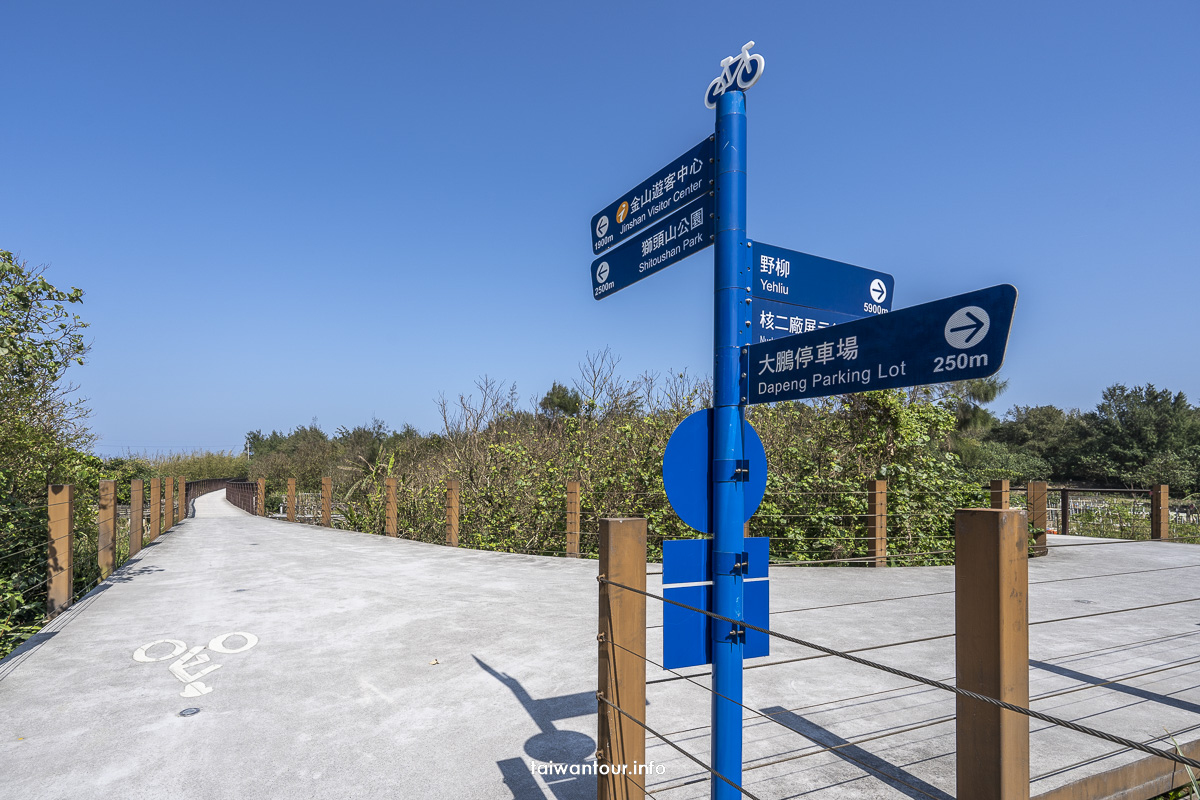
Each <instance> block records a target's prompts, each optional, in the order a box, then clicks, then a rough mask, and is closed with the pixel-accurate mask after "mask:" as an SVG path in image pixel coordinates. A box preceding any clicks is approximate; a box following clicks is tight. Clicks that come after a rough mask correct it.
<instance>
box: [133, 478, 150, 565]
mask: <svg viewBox="0 0 1200 800" xmlns="http://www.w3.org/2000/svg"><path fill="white" fill-rule="evenodd" d="M144 487H145V483H144V482H143V481H142V480H141V479H140V478H138V479H135V480H132V481H130V482H129V557H130V558H133V557H134V556H135V555H136V554H137V552H138V551H139V550H141V549H142V536H143V535H144V534H143V533H142V530H143V529H142V525H143V522H144V521H143V519H142V512H143V511H145V504H146V500H145V498H144V496H143V495H144V494H145V488H144Z"/></svg>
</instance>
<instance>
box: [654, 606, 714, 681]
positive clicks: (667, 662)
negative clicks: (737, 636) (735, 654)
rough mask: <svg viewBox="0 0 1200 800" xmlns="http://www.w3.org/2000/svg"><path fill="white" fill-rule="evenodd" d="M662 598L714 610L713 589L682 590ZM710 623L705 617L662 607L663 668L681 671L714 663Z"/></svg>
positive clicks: (682, 609) (676, 607) (669, 607)
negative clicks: (683, 668)
mask: <svg viewBox="0 0 1200 800" xmlns="http://www.w3.org/2000/svg"><path fill="white" fill-rule="evenodd" d="M663 596H664V597H666V598H667V599H668V600H674V601H675V602H676V603H684V604H685V605H689V606H692V607H693V608H703V609H704V610H706V611H707V610H708V609H710V608H711V607H712V587H711V586H680V587H676V588H672V589H666V590H664V591H663ZM710 619H711V618H710V617H708V616H706V615H704V614H697V613H696V612H695V611H688V610H687V609H686V608H680V607H679V606H676V605H671V604H670V603H663V666H665V667H667V668H668V669H680V668H681V667H695V666H698V665H700V664H710V663H712V643H711V642H710V641H709V638H710V636H709V624H708V623H709V621H710Z"/></svg>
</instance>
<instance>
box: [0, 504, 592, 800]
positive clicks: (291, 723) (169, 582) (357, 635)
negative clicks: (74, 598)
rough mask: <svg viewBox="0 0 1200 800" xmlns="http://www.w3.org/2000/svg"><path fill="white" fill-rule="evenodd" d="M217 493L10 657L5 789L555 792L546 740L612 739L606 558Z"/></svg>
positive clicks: (87, 794) (1, 752) (28, 793)
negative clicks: (468, 543)
mask: <svg viewBox="0 0 1200 800" xmlns="http://www.w3.org/2000/svg"><path fill="white" fill-rule="evenodd" d="M195 506H196V516H195V517H194V518H192V519H188V520H186V521H185V522H182V523H181V524H180V525H178V526H177V527H176V528H175V529H174V530H173V531H171V532H170V533H168V534H166V535H165V536H163V537H160V538H159V539H158V540H157V541H156V542H155V543H154V544H152V545H151V546H149V547H147V548H146V549H145V550H144V551H142V553H141V554H139V557H137V558H135V559H134V560H133V561H131V562H130V563H129V564H127V565H126V566H125V567H123V568H122V569H121V570H119V571H118V573H117V574H116V575H115V577H114V578H113V579H111V580H110V581H108V582H106V583H105V584H104V585H102V586H101V587H99V589H98V590H97V591H94V592H93V593H92V594H91V595H89V596H88V597H87V598H86V599H85V600H84V601H82V602H81V603H79V604H78V605H77V606H75V607H74V608H73V609H71V610H70V611H68V613H66V614H64V615H63V616H62V617H60V618H59V619H57V620H55V621H54V623H53V624H52V625H51V626H50V627H49V628H48V629H46V631H44V632H43V633H42V634H40V635H39V636H38V637H37V639H36V640H35V641H33V642H31V643H29V644H28V645H26V646H25V647H24V648H22V650H20V651H18V652H17V653H14V654H13V655H12V656H11V657H10V658H9V659H8V660H6V661H4V662H2V663H0V764H2V765H3V767H2V768H0V797H3V798H21V799H22V800H33V799H34V798H64V800H65V799H66V798H70V799H71V800H83V798H91V797H101V796H112V797H120V798H130V799H131V800H132V799H133V798H155V799H156V800H161V798H164V797H200V798H231V797H260V798H310V797H311V798H361V797H386V798H393V797H394V798H423V797H447V798H481V799H483V798H486V799H487V800H494V798H503V797H511V796H513V794H514V792H519V793H520V795H521V796H522V797H541V796H545V797H550V796H552V795H551V794H550V793H549V792H547V791H545V787H544V786H539V785H538V778H536V777H535V776H533V775H531V773H530V770H529V768H528V766H527V761H528V759H529V755H528V754H527V751H528V752H532V753H534V754H535V755H536V756H537V757H539V758H544V759H546V760H550V759H554V760H556V761H572V762H578V761H581V760H582V759H583V758H584V757H586V756H588V755H589V754H590V753H592V752H593V751H594V747H595V745H594V741H593V737H594V736H595V714H596V701H595V695H594V693H595V688H594V687H595V671H596V665H595V662H596V634H595V629H596V586H597V584H596V562H594V561H578V562H568V561H566V560H565V559H550V558H536V557H531V556H514V555H502V554H492V553H482V552H477V551H472V550H456V549H452V548H448V547H439V546H436V545H427V544H421V543H418V542H410V541H405V540H396V539H388V538H385V537H382V536H373V535H368V534H360V533H348V532H343V531H330V530H326V529H321V528H315V527H309V526H304V525H297V524H289V523H287V522H277V521H273V520H265V519H260V518H255V517H251V516H249V515H247V514H245V513H243V512H242V511H240V510H238V509H236V508H234V507H233V506H231V505H229V504H228V503H226V502H225V500H224V499H223V497H222V495H221V493H216V494H211V495H206V496H203V497H201V498H199V499H197V500H196V503H195ZM233 632H243V633H248V634H251V635H253V636H254V637H256V639H257V643H256V644H254V646H253V647H251V648H250V649H248V650H245V651H244V652H235V653H220V652H213V650H214V648H213V647H211V646H210V645H209V643H210V642H212V641H213V640H214V638H215V637H219V636H222V635H223V634H227V633H233ZM161 640H177V641H178V642H180V643H182V644H181V645H178V646H176V645H172V644H171V643H162V644H158V645H155V646H154V647H153V648H151V649H150V650H148V651H147V653H146V655H145V657H146V658H161V659H163V660H158V661H153V662H150V663H146V662H140V661H136V660H135V659H134V654H135V651H137V650H138V648H140V647H142V646H143V645H146V644H149V643H152V642H156V641H161ZM247 643H248V640H247V639H246V638H245V637H244V636H231V637H228V638H226V639H224V640H223V641H220V642H218V643H217V646H218V647H220V648H224V649H226V650H237V649H240V648H242V647H244V646H245V645H246V644H247ZM200 645H205V646H207V647H208V649H206V650H205V651H204V652H203V653H200V654H199V655H198V656H197V657H196V660H194V661H193V662H188V664H187V666H186V667H185V668H184V669H183V672H184V673H185V674H186V675H198V674H200V673H201V672H202V671H203V670H204V669H206V668H208V667H210V666H213V665H219V669H217V670H214V671H213V672H209V673H208V674H204V675H201V676H200V677H199V681H200V682H201V683H203V684H204V688H207V689H211V691H208V692H207V693H205V694H202V695H199V696H193V697H188V696H181V693H183V694H186V693H188V692H189V690H188V688H187V685H186V684H185V683H184V682H183V680H182V679H181V678H180V677H178V676H177V675H175V674H173V673H172V671H171V669H170V668H169V667H170V665H171V664H172V663H174V662H175V661H176V659H175V658H172V657H171V656H172V655H173V654H174V653H175V651H176V650H177V649H178V648H179V647H182V646H186V647H187V648H194V647H197V646H200ZM180 655H182V653H181V654H180ZM204 656H207V657H208V660H207V661H204V662H203V663H200V659H201V658H203V657H204ZM198 688H199V687H198ZM189 707H198V708H200V709H201V710H200V713H198V714H196V715H194V716H191V717H180V716H179V712H180V711H182V710H183V709H185V708H189ZM506 784H507V785H506ZM539 792H542V793H543V794H539ZM594 794H595V789H594V780H591V779H588V780H577V781H568V782H566V783H565V784H560V785H556V786H555V788H554V794H553V796H556V797H559V798H583V797H592V796H594Z"/></svg>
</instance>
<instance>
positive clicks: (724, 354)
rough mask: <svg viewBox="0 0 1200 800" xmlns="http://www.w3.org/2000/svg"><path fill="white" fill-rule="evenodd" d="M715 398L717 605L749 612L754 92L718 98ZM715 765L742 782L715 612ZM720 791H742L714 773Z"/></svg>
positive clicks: (735, 677)
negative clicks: (745, 604) (749, 103)
mask: <svg viewBox="0 0 1200 800" xmlns="http://www.w3.org/2000/svg"><path fill="white" fill-rule="evenodd" d="M716 174H717V177H716V234H717V240H716V246H715V248H714V261H715V270H714V272H715V283H714V288H715V298H714V304H715V314H714V319H715V326H714V331H713V344H714V348H713V349H714V359H715V361H714V365H713V376H714V384H715V385H714V389H715V392H714V395H715V397H714V400H713V472H712V475H713V493H712V497H713V509H712V512H713V514H712V519H713V559H712V579H713V608H714V610H715V611H716V613H718V614H721V615H722V616H726V617H731V618H733V619H742V574H741V568H740V566H739V564H740V562H741V555H742V552H743V551H744V550H745V549H746V548H745V541H744V538H743V535H742V524H743V522H744V521H745V499H744V487H745V485H746V484H745V482H744V479H745V475H744V474H743V473H742V472H741V471H740V469H739V468H740V466H741V464H742V463H744V462H743V461H742V459H743V458H744V455H743V443H742V402H743V400H744V398H742V396H741V394H740V393H739V392H740V388H741V381H740V375H741V363H742V359H741V351H742V347H743V346H746V345H748V344H750V304H749V302H748V301H749V298H750V277H751V276H750V256H749V252H750V249H749V247H747V241H746V95H745V94H744V93H743V92H739V91H726V92H725V94H723V95H721V97H720V99H719V101H718V103H717V136H716ZM712 631H713V643H712V654H713V689H714V690H716V691H717V692H719V693H720V694H722V695H724V696H725V698H728V699H724V698H722V697H719V696H718V695H715V694H714V695H713V698H712V723H713V726H712V752H713V769H715V770H716V771H717V772H719V773H721V774H722V775H724V776H725V777H726V778H728V779H729V780H731V781H733V782H734V783H736V784H738V785H740V784H741V782H742V709H741V707H740V706H739V705H738V703H740V702H741V701H742V637H741V636H740V635H739V633H738V632H735V631H733V630H732V629H731V626H730V625H728V624H725V623H720V622H718V621H717V620H713V626H712ZM711 794H712V797H714V798H717V800H733V799H734V798H739V797H740V793H739V792H738V791H737V790H736V789H734V788H733V787H731V786H730V785H729V784H727V783H725V782H724V781H722V780H720V779H719V778H716V777H713V779H712V792H711Z"/></svg>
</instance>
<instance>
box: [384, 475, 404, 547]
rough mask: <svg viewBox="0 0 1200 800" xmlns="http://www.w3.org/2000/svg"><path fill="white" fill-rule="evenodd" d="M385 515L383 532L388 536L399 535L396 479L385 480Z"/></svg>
mask: <svg viewBox="0 0 1200 800" xmlns="http://www.w3.org/2000/svg"><path fill="white" fill-rule="evenodd" d="M383 492H384V506H385V509H384V511H385V516H384V520H383V532H384V533H386V534H387V535H388V536H391V537H396V536H399V535H400V534H399V530H398V528H397V525H396V517H397V508H396V479H395V478H388V479H387V480H385V481H384V482H383Z"/></svg>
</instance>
